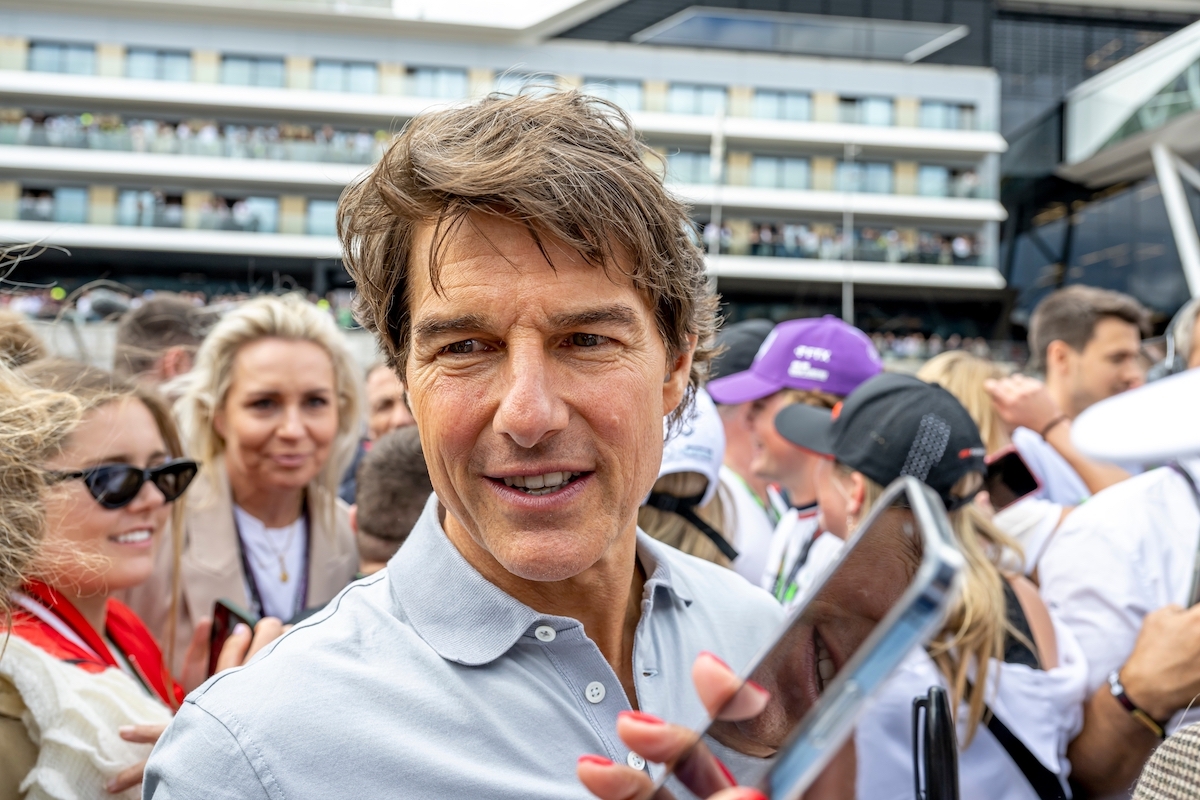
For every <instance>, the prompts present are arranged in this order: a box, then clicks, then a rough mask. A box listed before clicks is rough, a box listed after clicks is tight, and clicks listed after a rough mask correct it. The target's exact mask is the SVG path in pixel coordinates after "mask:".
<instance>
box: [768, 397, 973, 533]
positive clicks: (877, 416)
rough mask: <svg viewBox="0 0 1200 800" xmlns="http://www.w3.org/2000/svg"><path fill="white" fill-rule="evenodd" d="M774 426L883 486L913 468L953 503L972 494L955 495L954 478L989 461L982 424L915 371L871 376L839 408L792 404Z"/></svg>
mask: <svg viewBox="0 0 1200 800" xmlns="http://www.w3.org/2000/svg"><path fill="white" fill-rule="evenodd" d="M775 428H776V429H777V430H778V431H779V433H780V435H782V436H783V438H785V439H787V440H788V441H789V442H791V443H792V444H794V445H796V446H797V447H803V448H804V449H805V450H809V451H812V452H814V453H817V454H818V455H822V456H826V457H828V458H834V459H837V460H838V461H839V462H841V463H842V464H845V465H846V466H847V467H850V468H851V469H854V470H857V471H859V472H861V473H862V474H864V475H866V476H867V477H868V478H870V479H871V480H873V481H874V482H875V483H878V484H879V485H881V486H887V485H888V484H889V483H891V482H892V481H894V480H896V478H899V477H900V476H901V475H911V476H912V477H914V478H916V479H917V480H919V481H922V482H923V483H925V484H926V485H928V486H929V487H930V488H931V489H933V490H934V491H935V492H937V493H938V495H939V496H940V497H941V498H942V502H943V503H945V505H946V508H947V509H948V510H953V509H956V508H959V507H961V506H963V505H965V504H966V503H967V502H969V501H970V499H971V498H970V497H955V496H953V495H951V494H950V490H951V489H952V488H954V485H955V484H957V483H958V482H959V481H960V480H962V478H963V476H965V475H967V474H969V473H972V472H978V473H980V474H982V473H983V472H985V471H986V469H987V467H986V465H985V464H984V460H983V457H984V455H985V454H986V450H985V448H984V446H983V440H982V439H981V438H980V436H979V428H978V427H976V425H975V421H974V420H972V419H971V415H970V414H968V413H967V410H966V409H965V408H963V406H962V403H960V402H958V400H957V399H956V398H955V397H954V395H952V394H950V393H949V392H948V391H946V390H945V389H943V388H942V387H941V386H936V385H934V384H931V383H925V382H924V381H921V380H917V379H916V378H914V377H912V376H910V375H898V374H894V373H885V374H883V375H879V376H876V377H874V378H871V379H870V380H869V381H867V382H866V383H864V384H862V385H861V386H860V387H858V388H857V389H855V390H854V391H853V392H852V393H851V394H850V396H849V397H847V398H846V399H845V401H843V402H842V403H839V404H838V405H837V406H835V407H834V409H833V410H832V411H829V410H827V409H823V408H814V407H813V406H808V405H804V404H799V403H798V404H795V405H790V406H788V407H787V408H784V409H783V410H782V411H780V412H779V414H777V415H776V417H775Z"/></svg>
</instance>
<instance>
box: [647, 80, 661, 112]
mask: <svg viewBox="0 0 1200 800" xmlns="http://www.w3.org/2000/svg"><path fill="white" fill-rule="evenodd" d="M642 107H643V108H645V109H646V110H647V111H666V110H667V82H666V81H646V82H645V83H643V84H642Z"/></svg>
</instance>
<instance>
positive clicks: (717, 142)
mask: <svg viewBox="0 0 1200 800" xmlns="http://www.w3.org/2000/svg"><path fill="white" fill-rule="evenodd" d="M708 177H709V180H710V181H712V186H713V203H712V209H711V211H710V213H709V222H708V226H709V229H710V230H711V231H712V237H711V238H710V239H709V240H708V241H707V242H705V244H706V245H708V288H709V290H710V291H712V292H713V293H716V291H717V261H718V259H719V257H720V255H721V211H722V209H721V185H722V182H723V181H724V179H725V101H724V100H722V101H721V102H720V103H719V104H718V105H717V111H716V114H715V119H714V120H713V135H712V143H711V144H710V145H709V149H708Z"/></svg>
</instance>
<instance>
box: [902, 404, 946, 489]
mask: <svg viewBox="0 0 1200 800" xmlns="http://www.w3.org/2000/svg"><path fill="white" fill-rule="evenodd" d="M948 444H950V424H949V423H947V422H946V420H944V419H942V418H941V417H939V416H938V415H937V414H932V413H930V414H926V415H925V416H923V417H921V424H920V425H919V426H918V427H917V435H916V437H915V438H914V439H913V443H912V446H911V447H909V448H908V455H907V456H906V457H905V459H904V466H903V467H901V468H900V474H901V475H911V476H912V477H914V478H916V479H917V480H919V481H921V482H922V483H924V482H925V479H926V478H928V477H929V471H930V470H931V469H933V466H934V465H935V464H937V463H938V462H939V461H941V460H942V456H944V455H945V454H946V446H947V445H948Z"/></svg>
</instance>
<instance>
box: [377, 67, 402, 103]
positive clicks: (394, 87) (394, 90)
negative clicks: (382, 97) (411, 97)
mask: <svg viewBox="0 0 1200 800" xmlns="http://www.w3.org/2000/svg"><path fill="white" fill-rule="evenodd" d="M407 91H408V69H407V68H406V67H405V66H404V65H403V64H396V63H392V62H388V61H381V62H379V93H380V94H394V95H402V94H407Z"/></svg>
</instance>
